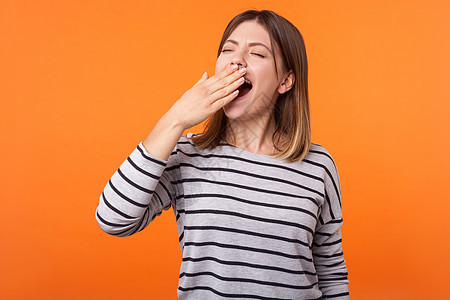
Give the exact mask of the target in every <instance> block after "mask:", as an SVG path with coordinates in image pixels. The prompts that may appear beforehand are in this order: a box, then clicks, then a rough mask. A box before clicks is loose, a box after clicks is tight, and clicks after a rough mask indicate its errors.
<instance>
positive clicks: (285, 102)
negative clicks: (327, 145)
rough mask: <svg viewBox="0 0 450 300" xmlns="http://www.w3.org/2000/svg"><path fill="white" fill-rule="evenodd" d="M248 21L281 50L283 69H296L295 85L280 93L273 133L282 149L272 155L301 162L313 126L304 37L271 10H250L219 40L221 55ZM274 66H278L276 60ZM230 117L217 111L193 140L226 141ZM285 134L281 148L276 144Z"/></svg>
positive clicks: (205, 144)
mask: <svg viewBox="0 0 450 300" xmlns="http://www.w3.org/2000/svg"><path fill="white" fill-rule="evenodd" d="M245 21H256V22H258V23H259V24H261V25H262V26H264V27H265V28H266V30H267V31H268V33H269V37H270V41H271V46H272V53H275V52H274V51H273V50H274V45H275V46H276V47H277V48H278V49H279V50H280V55H281V58H282V70H283V72H288V71H289V70H292V71H293V74H294V77H295V80H294V85H293V86H292V88H291V89H290V90H289V91H287V92H285V93H283V94H280V95H279V97H278V99H277V101H276V104H275V107H274V111H273V113H274V118H275V124H276V130H275V132H274V133H273V135H272V142H273V143H274V147H275V148H276V149H278V151H281V152H279V153H277V154H271V156H274V157H277V158H280V159H285V160H287V161H289V162H294V161H296V162H300V161H301V160H303V159H304V158H305V157H306V155H307V154H308V152H309V150H310V148H311V126H310V117H309V100H308V63H307V57H306V49H305V44H304V41H303V37H302V35H301V34H300V32H299V31H298V29H297V28H296V27H295V26H294V25H293V24H292V23H291V22H289V21H288V20H286V19H285V18H283V17H281V16H280V15H278V14H276V13H274V12H273V11H270V10H261V11H257V10H247V11H244V12H242V13H240V14H238V15H237V16H235V17H234V18H233V19H232V20H231V21H230V23H228V25H227V27H226V29H225V31H224V33H223V36H222V40H221V42H220V46H219V50H218V53H217V57H219V55H220V53H221V50H222V47H223V44H224V42H225V41H226V40H227V39H228V37H229V36H230V35H231V33H232V32H233V30H234V29H236V27H237V26H238V25H240V24H241V23H243V22H245ZM274 62H275V69H276V68H277V64H276V60H275V58H274ZM226 129H227V116H226V115H225V113H224V111H223V108H221V109H219V110H218V111H217V112H215V113H214V114H213V115H212V116H211V117H210V118H209V119H208V120H207V122H206V124H205V129H204V132H203V133H202V134H200V135H196V136H193V137H192V138H191V139H192V141H193V142H194V144H195V146H196V147H197V148H199V149H206V148H208V149H213V148H215V147H216V146H218V145H219V144H220V143H221V141H225V137H226V134H228V133H227V132H226ZM283 137H286V142H285V143H284V144H283V147H282V149H280V148H278V147H277V144H280V143H281V139H282V138H283Z"/></svg>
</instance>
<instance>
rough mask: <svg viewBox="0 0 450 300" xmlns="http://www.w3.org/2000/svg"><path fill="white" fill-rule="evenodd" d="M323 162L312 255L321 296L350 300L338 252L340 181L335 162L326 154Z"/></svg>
mask: <svg viewBox="0 0 450 300" xmlns="http://www.w3.org/2000/svg"><path fill="white" fill-rule="evenodd" d="M329 158H330V160H329V163H327V164H326V165H325V179H324V184H325V201H324V202H323V205H322V207H321V212H320V215H319V221H318V223H317V227H316V231H315V235H314V242H313V248H312V252H313V257H314V265H315V267H316V272H317V276H318V279H319V288H320V290H321V291H322V293H323V295H324V298H325V299H328V298H332V299H350V296H349V289H348V283H349V280H348V273H347V267H346V265H345V260H344V254H343V251H342V238H341V226H342V222H343V221H342V205H341V191H340V181H339V175H338V171H337V168H336V165H335V163H334V161H333V159H332V158H331V156H329Z"/></svg>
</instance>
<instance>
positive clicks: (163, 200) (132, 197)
mask: <svg viewBox="0 0 450 300" xmlns="http://www.w3.org/2000/svg"><path fill="white" fill-rule="evenodd" d="M176 148H177V146H175V148H174V150H173V151H172V153H171V155H170V157H169V158H168V160H163V159H160V158H158V157H156V156H153V155H151V154H150V153H148V152H147V151H146V149H145V148H144V146H143V144H142V142H140V143H139V144H138V145H137V147H136V148H135V149H134V150H133V152H132V153H131V154H130V155H129V156H128V157H127V159H126V160H125V161H124V162H123V163H122V164H121V165H120V167H119V168H118V169H117V170H116V171H115V172H114V174H113V175H112V177H111V178H110V179H109V181H108V182H107V184H106V186H105V187H104V189H103V192H102V193H101V195H100V201H99V204H98V206H97V209H96V211H95V218H96V220H97V222H98V224H99V226H100V228H101V229H102V230H103V231H104V232H106V233H108V234H111V235H114V236H118V237H124V236H129V235H132V234H135V233H137V232H139V231H141V230H142V229H144V228H145V227H147V225H148V224H149V223H150V222H151V221H152V220H154V219H155V217H156V216H159V215H160V214H161V213H162V211H163V210H168V209H169V208H170V207H171V206H172V204H174V203H175V199H176V196H177V189H176V186H177V185H176V182H177V180H178V172H179V166H178V161H177V155H176Z"/></svg>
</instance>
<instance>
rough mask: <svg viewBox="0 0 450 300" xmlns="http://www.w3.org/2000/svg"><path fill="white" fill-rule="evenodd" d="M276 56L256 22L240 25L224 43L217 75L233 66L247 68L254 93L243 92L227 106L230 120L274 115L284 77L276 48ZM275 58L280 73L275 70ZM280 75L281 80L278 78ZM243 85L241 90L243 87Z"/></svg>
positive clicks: (227, 114)
mask: <svg viewBox="0 0 450 300" xmlns="http://www.w3.org/2000/svg"><path fill="white" fill-rule="evenodd" d="M274 48H275V53H272V51H271V46H270V37H269V33H268V32H267V30H266V29H265V28H264V27H263V26H262V25H260V24H258V23H257V22H256V21H246V22H243V23H241V24H240V25H238V27H236V28H235V30H234V31H233V32H232V33H231V35H230V36H229V38H228V39H227V40H226V41H225V42H224V44H223V48H222V49H221V53H220V55H219V57H218V58H217V62H216V70H215V72H216V74H217V73H219V72H220V71H222V70H224V69H225V68H226V66H228V65H229V64H237V65H239V68H243V67H245V68H246V69H247V73H246V74H245V76H244V78H246V79H248V80H250V82H251V84H252V88H251V90H250V91H249V92H248V93H246V94H245V95H244V93H245V91H242V93H241V90H240V91H239V95H238V97H237V98H235V99H234V100H232V101H231V102H229V103H228V104H227V105H225V106H224V107H223V110H224V112H225V114H226V116H227V117H228V118H229V119H237V118H239V119H241V120H246V119H253V118H255V117H257V116H258V115H261V114H265V115H266V114H268V113H271V112H272V110H273V107H274V105H275V102H276V100H277V98H278V95H279V93H280V92H282V90H281V89H279V86H280V83H281V80H282V79H283V77H284V76H283V75H284V74H282V72H281V57H280V54H279V52H278V49H277V47H276V45H274ZM274 56H275V59H276V61H277V67H278V70H275V64H274V61H273V59H274ZM277 73H278V78H277ZM243 86H244V85H242V86H241V87H243Z"/></svg>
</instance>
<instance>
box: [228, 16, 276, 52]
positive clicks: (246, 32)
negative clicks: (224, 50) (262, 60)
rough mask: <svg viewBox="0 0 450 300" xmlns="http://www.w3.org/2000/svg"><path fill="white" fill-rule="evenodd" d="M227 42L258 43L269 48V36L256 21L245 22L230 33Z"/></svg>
mask: <svg viewBox="0 0 450 300" xmlns="http://www.w3.org/2000/svg"><path fill="white" fill-rule="evenodd" d="M228 40H234V41H237V42H238V43H240V42H244V41H245V42H258V43H262V44H265V45H266V46H268V47H270V36H269V33H268V32H267V30H266V28H265V27H264V26H262V25H261V24H259V23H258V22H256V21H245V22H243V23H241V24H239V25H238V26H237V27H236V28H235V29H234V30H233V32H231V34H230V36H229V37H228V39H227V41H228Z"/></svg>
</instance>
